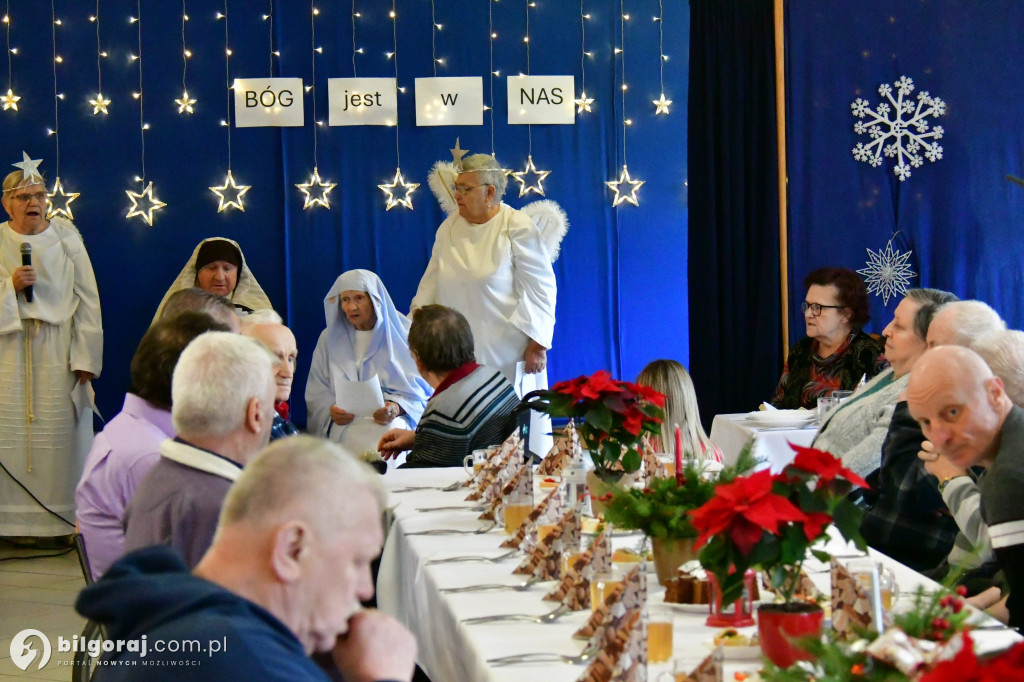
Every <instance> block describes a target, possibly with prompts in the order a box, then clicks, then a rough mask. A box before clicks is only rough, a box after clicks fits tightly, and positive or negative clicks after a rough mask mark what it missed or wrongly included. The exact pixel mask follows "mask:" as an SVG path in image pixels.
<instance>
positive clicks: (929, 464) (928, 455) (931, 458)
mask: <svg viewBox="0 0 1024 682" xmlns="http://www.w3.org/2000/svg"><path fill="white" fill-rule="evenodd" d="M917 456H918V457H919V458H920V459H921V460H922V461H923V462H924V470H925V471H927V472H928V473H929V474H931V475H932V476H934V477H935V478H937V479H939V480H940V481H941V480H943V479H947V478H956V477H957V476H966V475H967V470H966V469H961V468H960V467H958V466H956V465H955V464H953V463H952V462H950V461H949V458H948V457H946V456H945V455H943V454H941V453H939V451H938V450H936V449H935V445H933V444H932V442H931V441H929V440H926V441H923V442H922V443H921V451H920V452H918V453H917Z"/></svg>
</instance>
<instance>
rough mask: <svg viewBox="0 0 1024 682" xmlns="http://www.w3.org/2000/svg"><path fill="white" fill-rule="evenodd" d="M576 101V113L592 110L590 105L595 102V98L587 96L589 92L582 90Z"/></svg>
mask: <svg viewBox="0 0 1024 682" xmlns="http://www.w3.org/2000/svg"><path fill="white" fill-rule="evenodd" d="M574 101H575V103H576V113H577V114H582V113H583V112H584V111H587V112H589V111H590V105H591V104H593V103H594V98H593V97H587V93H585V92H581V93H580V96H579V98H578V99H576V100H574Z"/></svg>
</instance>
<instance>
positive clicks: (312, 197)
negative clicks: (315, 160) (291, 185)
mask: <svg viewBox="0 0 1024 682" xmlns="http://www.w3.org/2000/svg"><path fill="white" fill-rule="evenodd" d="M337 184H338V183H336V182H324V181H323V180H321V179H320V171H319V170H317V168H316V166H313V174H312V175H311V176H309V182H306V183H303V184H301V185H295V186H296V187H298V188H299V190H301V191H302V193H303V194H305V195H306V203H304V204H303V205H302V210H303V211H305V210H306V209H308V208H309V207H310V206H323V207H324V208H326V209H330V208H331V202H330V200H328V199H327V195H328V194H330V193H331V190H332V189H334V188H335V186H336V185H337Z"/></svg>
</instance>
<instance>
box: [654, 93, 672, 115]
mask: <svg viewBox="0 0 1024 682" xmlns="http://www.w3.org/2000/svg"><path fill="white" fill-rule="evenodd" d="M652 101H653V102H654V106H655V107H657V108H656V109H655V110H654V115H655V116H657V115H658V114H667V113H668V105H670V104H672V100H670V99H665V93H664V92H663V93H661V97H659V98H658V99H656V100H652Z"/></svg>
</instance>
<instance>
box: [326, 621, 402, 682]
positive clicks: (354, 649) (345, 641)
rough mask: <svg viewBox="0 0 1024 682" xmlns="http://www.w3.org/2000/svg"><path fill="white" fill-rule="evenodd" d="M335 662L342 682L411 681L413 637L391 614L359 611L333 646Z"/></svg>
mask: <svg viewBox="0 0 1024 682" xmlns="http://www.w3.org/2000/svg"><path fill="white" fill-rule="evenodd" d="M333 656H334V664H335V665H337V666H338V670H340V671H341V674H342V676H343V677H344V678H345V682H374V681H375V680H411V679H412V674H413V668H414V666H415V663H414V662H415V660H416V638H415V637H413V635H412V633H411V632H409V631H408V630H407V629H405V627H404V626H403V625H402V624H401V623H399V622H398V621H397V620H395V619H394V618H392V617H391V616H387V615H385V614H383V613H381V612H380V611H376V610H373V609H370V610H365V611H359V612H358V613H356V614H355V615H353V616H352V618H351V619H350V620H349V622H348V632H346V633H345V634H344V635H342V636H341V637H339V638H338V641H337V643H336V644H335V645H334V651H333Z"/></svg>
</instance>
